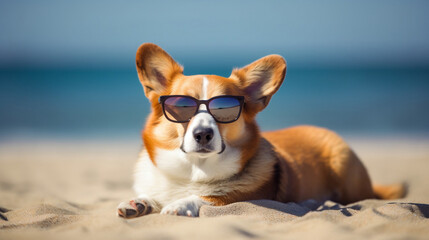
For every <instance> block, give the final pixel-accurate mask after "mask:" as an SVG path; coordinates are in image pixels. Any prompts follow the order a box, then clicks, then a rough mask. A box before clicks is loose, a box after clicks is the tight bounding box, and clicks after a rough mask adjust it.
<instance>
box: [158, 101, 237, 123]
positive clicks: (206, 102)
mask: <svg viewBox="0 0 429 240" xmlns="http://www.w3.org/2000/svg"><path fill="white" fill-rule="evenodd" d="M170 97H186V98H190V99H192V100H194V101H195V102H196V103H197V106H196V110H195V112H194V114H192V116H191V117H190V118H189V119H188V120H184V121H177V120H172V119H170V118H169V117H168V115H167V114H166V112H165V107H164V104H165V101H166V100H167V99H168V98H170ZM224 97H232V98H235V99H237V100H238V102H239V103H240V105H239V106H240V111H239V112H238V114H237V117H236V118H235V119H234V120H231V121H218V120H217V119H216V117H215V116H213V114H212V113H211V112H210V108H209V103H210V102H211V101H213V100H215V99H217V98H224ZM159 103H160V104H161V106H162V112H163V113H164V116H165V118H167V120H168V121H170V122H174V123H186V122H189V121H191V119H192V117H194V116H195V115H196V114H197V113H198V111H199V109H200V105H201V104H204V105H206V109H207V112H208V113H209V114H210V115H211V116H212V117H213V119H214V120H215V121H216V122H218V123H232V122H235V121H237V120H238V119H239V118H240V115H241V111H242V110H243V106H244V103H245V102H244V96H235V95H219V96H216V97H212V98H210V99H208V100H199V99H196V98H194V97H191V96H186V95H163V96H160V97H159Z"/></svg>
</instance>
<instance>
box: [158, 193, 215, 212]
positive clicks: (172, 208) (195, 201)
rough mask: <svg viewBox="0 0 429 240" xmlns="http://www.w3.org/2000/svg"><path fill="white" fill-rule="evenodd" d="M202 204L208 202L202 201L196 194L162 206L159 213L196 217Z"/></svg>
mask: <svg viewBox="0 0 429 240" xmlns="http://www.w3.org/2000/svg"><path fill="white" fill-rule="evenodd" d="M204 204H208V203H206V202H204V201H203V200H202V199H201V198H199V197H198V196H194V195H193V196H190V197H187V198H182V199H179V200H177V201H174V202H172V203H170V204H168V205H167V206H165V207H164V208H162V210H161V214H170V215H178V216H188V217H198V215H199V212H200V207H201V206H202V205H204Z"/></svg>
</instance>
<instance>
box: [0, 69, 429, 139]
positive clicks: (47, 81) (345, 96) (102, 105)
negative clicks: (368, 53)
mask: <svg viewBox="0 0 429 240" xmlns="http://www.w3.org/2000/svg"><path fill="white" fill-rule="evenodd" d="M208 71H209V72H210V73H211V74H217V75H221V76H229V73H230V69H224V68H219V69H216V68H213V67H212V68H205V67H200V68H193V69H191V70H190V71H188V72H186V71H185V74H189V75H190V74H197V73H207V72H208ZM149 108H150V105H149V103H148V101H147V99H146V98H145V96H144V94H143V91H142V87H141V85H140V82H139V80H138V78H137V74H136V72H135V70H134V69H114V68H110V69H12V70H11V69H6V70H5V69H3V70H0V137H1V138H11V137H16V136H19V137H26V136H38V135H44V136H65V137H77V138H79V137H87V136H96V137H117V136H138V135H139V134H140V131H141V129H142V126H143V123H144V121H145V118H146V116H147V115H148V113H149V111H150V109H149ZM258 123H259V125H260V127H261V129H262V130H274V129H278V128H283V127H288V126H293V125H299V124H311V125H318V126H322V127H327V128H330V129H333V130H335V131H337V132H339V133H341V134H361V135H365V134H375V135H383V134H384V135H394V134H417V135H422V136H429V69H427V68H399V69H398V68H364V69H358V68H339V69H335V68H293V67H290V66H289V67H288V72H287V76H286V79H285V82H284V83H283V85H282V87H281V88H280V90H279V91H278V92H277V93H276V94H275V95H274V97H273V98H272V100H271V102H270V104H269V106H268V107H267V108H266V109H265V110H264V111H263V112H261V113H260V114H259V115H258Z"/></svg>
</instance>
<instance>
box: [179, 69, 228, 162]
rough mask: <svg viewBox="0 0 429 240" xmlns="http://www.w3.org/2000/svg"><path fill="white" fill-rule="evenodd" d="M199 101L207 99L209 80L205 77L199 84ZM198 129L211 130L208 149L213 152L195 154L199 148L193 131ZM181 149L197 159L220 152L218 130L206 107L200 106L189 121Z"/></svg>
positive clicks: (220, 140)
mask: <svg viewBox="0 0 429 240" xmlns="http://www.w3.org/2000/svg"><path fill="white" fill-rule="evenodd" d="M201 85H202V86H201V99H200V100H207V99H208V94H207V90H208V86H209V80H208V79H207V78H206V77H203V81H202V84H201ZM199 128H211V129H212V130H213V139H212V140H211V141H210V143H209V145H208V147H210V148H211V150H213V151H212V152H210V153H197V152H196V151H198V150H199V148H200V146H199V143H198V142H197V141H196V140H195V138H194V130H195V129H199ZM182 149H183V150H184V151H185V152H186V153H188V154H191V155H196V156H198V157H199V158H207V157H209V156H212V155H215V154H218V153H219V152H221V151H222V137H221V135H220V132H219V128H218V126H217V124H216V121H215V119H214V118H213V117H212V116H211V115H210V114H209V113H208V112H207V107H206V106H205V105H200V108H199V110H198V113H197V114H196V115H195V116H194V117H193V118H192V119H191V122H190V123H189V125H188V128H187V129H186V133H185V137H184V138H183V144H182Z"/></svg>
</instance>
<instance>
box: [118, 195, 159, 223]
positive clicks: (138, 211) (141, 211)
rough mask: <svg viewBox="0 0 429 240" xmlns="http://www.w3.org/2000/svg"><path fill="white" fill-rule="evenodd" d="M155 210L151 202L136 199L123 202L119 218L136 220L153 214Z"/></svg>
mask: <svg viewBox="0 0 429 240" xmlns="http://www.w3.org/2000/svg"><path fill="white" fill-rule="evenodd" d="M152 210H153V208H152V206H151V204H150V203H149V201H147V200H145V199H142V198H136V199H132V200H130V201H128V202H121V203H120V204H119V206H118V216H119V217H123V218H136V217H140V216H143V215H147V214H149V213H151V212H152Z"/></svg>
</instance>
